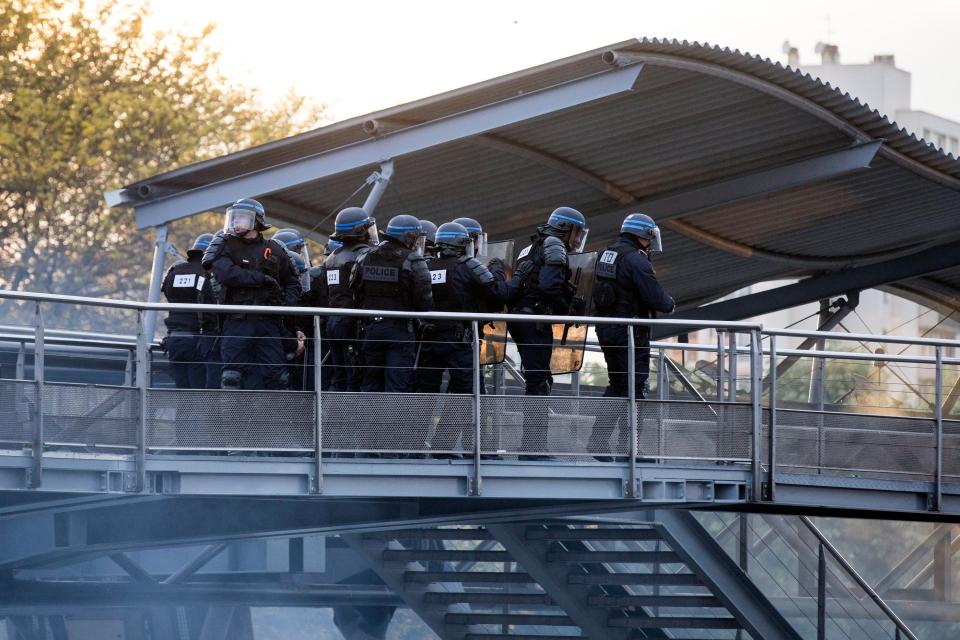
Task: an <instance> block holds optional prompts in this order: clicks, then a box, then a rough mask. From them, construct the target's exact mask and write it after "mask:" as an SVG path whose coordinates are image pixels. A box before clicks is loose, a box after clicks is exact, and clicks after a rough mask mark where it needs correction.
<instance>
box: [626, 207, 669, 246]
mask: <svg viewBox="0 0 960 640" xmlns="http://www.w3.org/2000/svg"><path fill="white" fill-rule="evenodd" d="M620 233H621V234H624V233H629V234H631V235H634V236H637V237H638V238H642V239H644V240H646V241H648V242H649V244H648V245H647V250H648V251H663V243H662V241H661V240H660V227H658V226H657V223H656V222H654V221H653V218H651V217H650V216H648V215H645V214H643V213H631V214H630V215H628V216H627V217H626V218H624V219H623V224H622V225H620Z"/></svg>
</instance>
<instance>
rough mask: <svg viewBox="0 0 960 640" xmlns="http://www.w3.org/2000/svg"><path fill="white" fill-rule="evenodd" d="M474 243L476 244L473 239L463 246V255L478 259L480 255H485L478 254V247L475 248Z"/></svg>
mask: <svg viewBox="0 0 960 640" xmlns="http://www.w3.org/2000/svg"><path fill="white" fill-rule="evenodd" d="M473 242H474V241H473V238H470V239H468V240H467V242H466V243H465V244H464V245H463V255H465V256H467V257H468V258H476V257H477V256H478V255H481V256H482V255H485V254H483V253H479V254H478V253H477V250H476V247H475V246H474V244H473Z"/></svg>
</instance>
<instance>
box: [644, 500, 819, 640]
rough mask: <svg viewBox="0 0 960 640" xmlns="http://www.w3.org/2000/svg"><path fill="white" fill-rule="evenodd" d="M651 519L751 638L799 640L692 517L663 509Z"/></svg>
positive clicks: (755, 587) (668, 542)
mask: <svg viewBox="0 0 960 640" xmlns="http://www.w3.org/2000/svg"><path fill="white" fill-rule="evenodd" d="M652 519H653V520H654V521H655V523H656V525H655V526H656V527H657V530H658V531H660V533H661V534H662V535H663V539H664V540H665V541H666V542H667V544H669V545H670V548H671V549H673V550H674V551H676V552H677V554H678V555H680V556H681V557H682V558H683V560H684V562H685V563H686V564H687V566H689V567H690V568H691V569H692V570H693V571H694V573H696V574H697V575H698V576H699V577H700V579H701V580H703V582H704V584H706V585H707V587H709V589H710V591H711V592H712V593H714V594H716V595H717V597H719V598H720V600H721V601H722V602H723V604H724V606H725V607H726V608H727V610H728V611H730V613H732V614H733V615H734V616H736V618H737V620H738V621H739V622H740V624H741V625H743V628H744V629H746V630H747V631H749V632H750V635H751V637H754V638H764V640H776V639H778V638H782V639H784V640H800V636H799V635H798V634H797V632H796V631H795V630H794V629H793V627H792V626H791V625H790V623H788V622H787V621H786V620H785V619H784V618H783V616H782V615H780V613H779V611H777V609H776V608H775V607H774V606H773V605H772V604H771V603H770V601H769V600H767V598H766V596H765V595H763V593H762V592H761V591H760V590H759V589H758V588H757V586H756V585H755V584H754V583H753V582H752V581H751V580H750V578H749V577H748V576H747V575H746V574H745V573H743V571H741V569H740V568H739V567H738V566H737V564H736V562H734V561H733V559H732V558H731V557H730V556H729V555H727V553H726V552H725V551H724V550H723V549H722V548H721V547H720V546H719V545H718V544H717V542H716V541H715V540H714V539H713V538H712V537H711V536H710V534H709V533H708V532H707V531H706V530H705V529H704V528H703V527H702V526H701V525H700V523H699V522H697V520H696V519H695V518H694V517H693V515H692V514H690V513H688V512H686V511H681V510H679V509H663V510H659V511H655V512H652Z"/></svg>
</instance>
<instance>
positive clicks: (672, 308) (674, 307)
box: [667, 298, 677, 315]
mask: <svg viewBox="0 0 960 640" xmlns="http://www.w3.org/2000/svg"><path fill="white" fill-rule="evenodd" d="M676 310H677V301H676V300H674V299H673V298H670V311H667V314H668V315H669V314H671V313H673V312H674V311H676Z"/></svg>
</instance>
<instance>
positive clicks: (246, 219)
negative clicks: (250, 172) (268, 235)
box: [223, 198, 272, 236]
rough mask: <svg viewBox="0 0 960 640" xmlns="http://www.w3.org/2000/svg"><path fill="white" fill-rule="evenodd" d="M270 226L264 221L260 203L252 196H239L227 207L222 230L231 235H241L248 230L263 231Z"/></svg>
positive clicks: (264, 213)
mask: <svg viewBox="0 0 960 640" xmlns="http://www.w3.org/2000/svg"><path fill="white" fill-rule="evenodd" d="M271 226H272V225H269V224H267V222H266V212H265V211H264V209H263V205H262V204H260V203H259V202H257V201H256V200H253V199H252V198H241V199H240V200H237V201H236V202H234V203H233V204H232V205H230V206H229V207H227V215H226V219H225V221H224V224H223V230H224V231H226V232H227V233H229V234H231V235H235V236H242V235H243V234H245V233H247V232H248V231H252V230H254V229H256V230H258V231H263V230H265V229H270V228H271Z"/></svg>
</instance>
